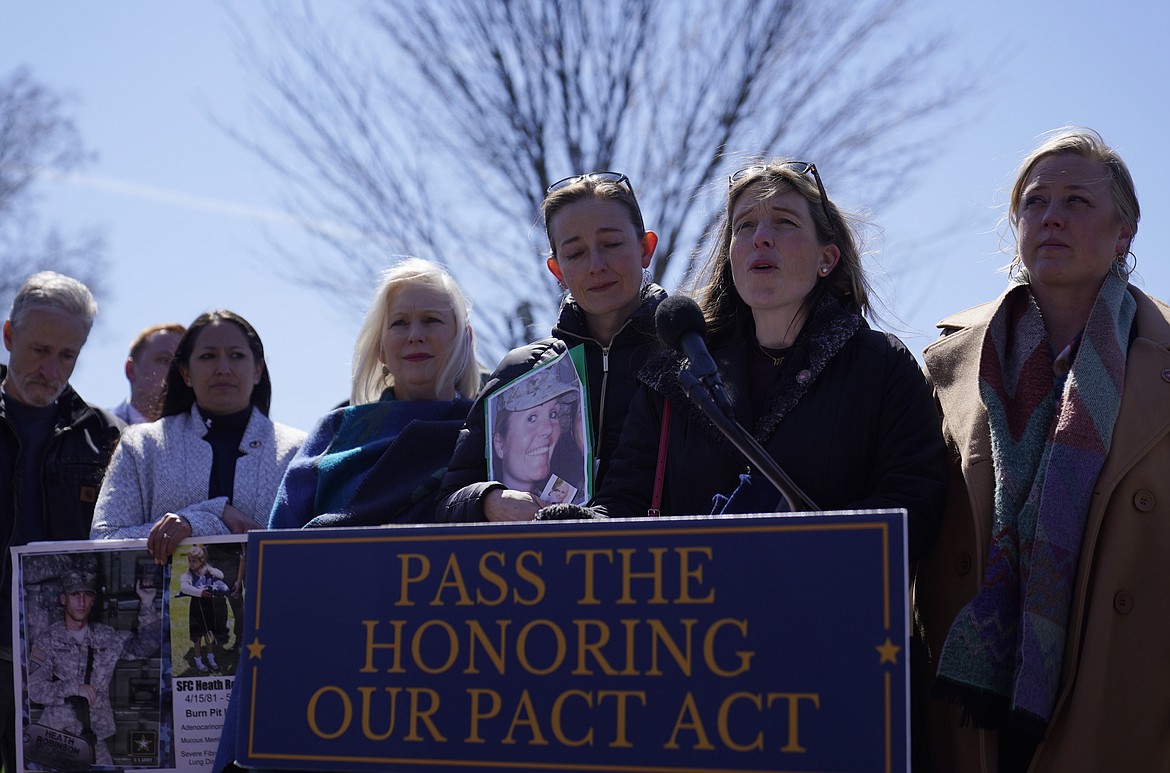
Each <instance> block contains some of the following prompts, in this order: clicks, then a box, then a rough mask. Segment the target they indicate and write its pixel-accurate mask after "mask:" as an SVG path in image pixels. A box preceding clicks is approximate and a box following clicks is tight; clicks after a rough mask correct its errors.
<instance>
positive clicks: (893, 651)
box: [874, 636, 902, 665]
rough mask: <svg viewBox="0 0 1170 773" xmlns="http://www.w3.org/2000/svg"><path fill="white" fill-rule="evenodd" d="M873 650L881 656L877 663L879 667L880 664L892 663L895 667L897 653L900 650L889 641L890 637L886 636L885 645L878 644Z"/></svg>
mask: <svg viewBox="0 0 1170 773" xmlns="http://www.w3.org/2000/svg"><path fill="white" fill-rule="evenodd" d="M874 649H875V650H877V651H878V654H879V655H881V656H882V659H881V660H879V661H878V664H879V665H880V664H882V663H894V664H895V665H896V664H897V663H898V652H899V651H900V650H901V649H902V648H901V647H900V646H898V645H897V644H894V643H893V642H892V641H890V637H888V636H887V637H886V641H885V643H883V644H879V645H878V646H877V647H874Z"/></svg>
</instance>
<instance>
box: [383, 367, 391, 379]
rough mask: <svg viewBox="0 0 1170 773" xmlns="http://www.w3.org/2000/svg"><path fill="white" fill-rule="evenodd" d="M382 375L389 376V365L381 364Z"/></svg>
mask: <svg viewBox="0 0 1170 773" xmlns="http://www.w3.org/2000/svg"><path fill="white" fill-rule="evenodd" d="M382 375H383V376H389V375H390V367H389V366H387V365H383V366H382Z"/></svg>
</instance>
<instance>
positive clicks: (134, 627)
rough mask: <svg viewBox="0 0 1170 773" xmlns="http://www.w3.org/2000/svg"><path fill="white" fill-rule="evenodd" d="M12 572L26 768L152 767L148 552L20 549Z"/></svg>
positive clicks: (153, 575) (154, 623)
mask: <svg viewBox="0 0 1170 773" xmlns="http://www.w3.org/2000/svg"><path fill="white" fill-rule="evenodd" d="M21 578H22V583H21V589H22V592H23V609H22V612H23V625H24V627H23V632H24V637H23V638H24V645H25V651H26V653H27V657H26V660H25V664H24V665H25V671H24V692H25V696H26V698H27V703H26V706H25V709H26V713H25V722H24V733H23V736H24V743H23V755H24V760H25V767H26V768H27V769H46V770H83V769H86V768H89V767H91V766H95V765H96V766H118V767H157V766H158V761H159V756H158V755H159V748H158V746H159V745H158V738H159V712H160V706H159V704H160V700H159V692H160V688H159V685H160V657H159V656H160V644H161V642H162V635H163V634H162V620H161V597H160V594H159V585H160V584H161V577H160V574H159V571H158V568H157V567H155V566H154V564H153V561H152V560H151V559H150V557H149V555H148V554H147V553H146V551H145V550H136V551H118V552H105V553H93V554H81V555H62V554H48V553H46V554H29V555H22V556H21ZM30 763H31V764H30Z"/></svg>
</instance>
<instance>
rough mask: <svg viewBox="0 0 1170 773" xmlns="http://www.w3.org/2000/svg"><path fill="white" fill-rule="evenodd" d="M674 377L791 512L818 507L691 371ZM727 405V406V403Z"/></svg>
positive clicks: (814, 509)
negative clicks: (773, 487)
mask: <svg viewBox="0 0 1170 773" xmlns="http://www.w3.org/2000/svg"><path fill="white" fill-rule="evenodd" d="M678 380H679V381H680V382H681V383H682V385H683V387H684V388H685V389H686V392H687V397H689V398H690V399H691V402H693V403H694V404H695V405H697V406H699V408H700V409H701V410H702V411H703V413H705V414H707V418H709V419H711V421H713V422H714V423H715V426H716V427H718V428H719V431H720V432H722V433H723V434H724V436H726V437H727V439H728V440H730V441H731V442H732V444H733V445H734V446H735V447H736V448H738V449H739V452H740V453H741V454H743V455H744V456H745V457H746V458H747V460H748V462H749V463H750V464H752V465H753V466H754V467H755V468H756V469H758V470H759V471H760V472H762V473H763V474H764V477H765V478H767V479H768V482H769V483H771V484H772V485H773V486H775V487H776V490H777V491H779V492H780V495H781V496H783V497H784V501H785V502H787V503H788V509H789V510H790V511H791V512H794V513H795V512H809V511H817V510H820V508H819V507H817V506H816V504H815V503H814V502H813V501H812V500H811V499H809V497H808V495H807V494H805V493H804V492H803V491H801V490H800V487H799V486H797V485H796V483H795V482H793V480H792V478H790V477H788V473H786V472H784V470H783V469H781V467H780V465H778V464H777V463H776V460H775V459H773V458H772V455H771V454H769V453H768V451H767V450H766V449H765V448H764V447H763V446H762V445H760V444H759V442H758V441H757V440H756V439H755V438H754V437H752V436H751V433H749V432H748V431H747V430H746V429H744V428H743V427H742V426H741V425H740V423H739V422H738V421H736V420H735V417H734V416H733V415H732V413H731V411H730V410H728V411H726V412H724V411H723V410H722V409H721V408H720V406H719V404H718V403H716V401H715V398H714V397H712V396H711V390H710V389H709V387H707V386H706V385H705V384H703V382H702V381H700V380H699V378H698V377H697V376H695V374H694V373H691V371H690V369H689V368H686V367H684V368H682V369H681V370H680V371H679V372H678ZM721 402H722V401H721ZM728 404H729V405H730V403H728Z"/></svg>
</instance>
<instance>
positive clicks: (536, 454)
mask: <svg viewBox="0 0 1170 773" xmlns="http://www.w3.org/2000/svg"><path fill="white" fill-rule="evenodd" d="M583 356H584V352H583V348H582V347H580V346H577V347H574V348H573V349H571V350H569V351H567V352H564V353H562V354H561V355H559V356H558V357H556V358H555V359H552V360H550V361H548V362H546V363H543V364H542V365H540V366H539V367H538V368H536V369H534V370H531V371H529V372H528V373H525V374H524V375H523V376H520V377H519V378H517V379H516V380H515V381H512V382H511V383H509V384H508V385H506V386H504V387H503V388H501V389H500V390H499V391H497V392H496V393H495V394H493V395H491V396H490V397H489V398H488V399H487V407H486V410H487V417H486V418H487V421H486V424H487V428H488V448H487V459H488V477H489V478H491V479H492V480H498V481H500V482H501V483H503V484H504V485H505V486H507V487H508V488H510V489H513V490H515V491H525V492H528V493H530V494H532V495H533V496H535V497H538V498H539V499H540V500H541V501H542V502H543V503H544V504H559V503H568V504H576V505H580V504H585V503H586V502H588V501H589V499H590V498H591V497H592V495H593V465H592V463H591V461H592V459H593V451H592V445H593V442H592V437H591V434H592V430H591V428H590V425H589V413H588V407H589V402H588V396H587V394H586V391H585V383H584V380H583V379H582V376H581V374H582V373H583V372H584V367H583V364H582V360H581V358H582V357H583Z"/></svg>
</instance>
